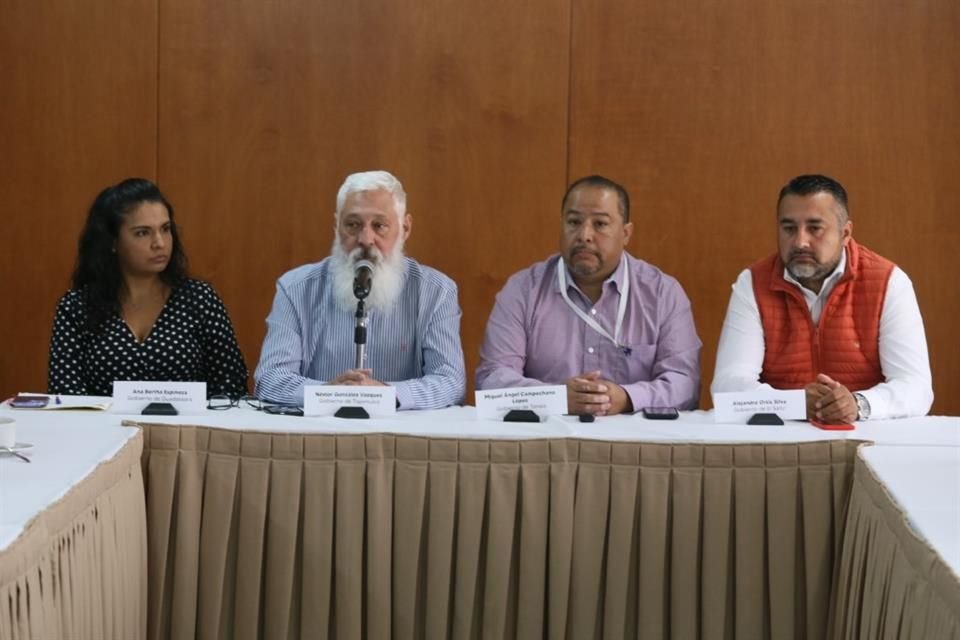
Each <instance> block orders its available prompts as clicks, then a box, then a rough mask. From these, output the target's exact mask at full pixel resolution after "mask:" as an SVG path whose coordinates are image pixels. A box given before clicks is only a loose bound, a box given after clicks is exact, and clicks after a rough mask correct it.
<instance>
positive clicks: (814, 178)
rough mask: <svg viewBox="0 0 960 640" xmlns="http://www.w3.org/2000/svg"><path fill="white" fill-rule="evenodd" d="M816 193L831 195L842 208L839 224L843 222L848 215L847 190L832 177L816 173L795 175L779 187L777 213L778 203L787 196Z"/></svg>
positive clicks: (778, 209) (778, 204)
mask: <svg viewBox="0 0 960 640" xmlns="http://www.w3.org/2000/svg"><path fill="white" fill-rule="evenodd" d="M817 193H829V194H830V195H832V196H833V199H834V200H836V201H837V204H839V205H840V209H841V210H842V213H841V214H840V224H841V225H842V224H845V223H846V222H847V218H848V216H849V215H850V209H849V207H848V205H847V190H846V189H844V188H843V185H842V184H840V183H839V182H837V181H836V180H834V179H833V178H831V177H829V176H823V175H820V174H817V173H813V174H808V175H803V176H797V177H796V178H794V179H793V180H791V181H790V182H788V183H787V184H785V185H783V188H782V189H780V196H779V197H778V198H777V213H778V214H779V213H780V203H781V202H783V199H784V198H786V197H787V196H812V195H814V194H817Z"/></svg>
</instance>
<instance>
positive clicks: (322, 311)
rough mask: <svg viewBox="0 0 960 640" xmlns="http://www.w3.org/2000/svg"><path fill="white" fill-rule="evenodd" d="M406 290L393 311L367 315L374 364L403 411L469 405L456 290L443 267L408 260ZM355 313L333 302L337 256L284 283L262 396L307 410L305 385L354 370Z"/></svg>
mask: <svg viewBox="0 0 960 640" xmlns="http://www.w3.org/2000/svg"><path fill="white" fill-rule="evenodd" d="M404 261H405V263H406V276H405V278H404V281H403V291H402V292H401V293H400V295H399V296H398V297H397V301H396V303H395V304H394V306H393V308H392V309H390V310H389V311H387V312H380V311H377V310H375V309H374V310H371V311H370V312H369V314H368V317H367V367H368V368H370V369H373V377H374V378H376V379H377V380H381V381H383V382H386V383H387V384H389V385H391V386H393V387H395V388H396V390H397V401H398V402H399V408H400V409H438V408H441V407H447V406H450V405H452V404H458V403H462V402H463V397H464V393H465V389H466V372H465V367H464V363H463V347H462V346H461V345H460V315H461V312H460V305H459V304H458V303H457V285H456V283H454V281H453V280H451V279H450V278H448V277H447V276H445V275H443V274H442V273H440V272H439V271H437V270H436V269H431V268H430V267H426V266H423V265H421V264H419V263H418V262H416V261H414V260H411V259H410V258H404ZM354 324H355V319H354V313H353V311H347V310H345V309H343V308H341V307H340V306H339V305H337V303H336V301H335V299H334V293H333V282H332V275H331V273H330V258H326V259H324V260H322V261H321V262H318V263H315V264H307V265H303V266H302V267H298V268H296V269H293V270H292V271H288V272H287V273H285V274H284V275H283V276H281V278H280V279H279V280H277V294H276V296H275V297H274V299H273V309H272V310H271V311H270V315H269V316H268V317H267V336H266V338H264V340H263V348H262V350H261V352H260V364H259V365H257V371H256V373H255V374H254V377H255V378H256V385H257V386H256V389H257V395H258V396H259V397H260V398H262V399H264V400H268V401H270V402H278V403H283V404H296V405H300V406H303V387H304V385H305V384H323V383H324V382H326V381H327V380H331V379H333V378H335V377H337V376H338V375H340V374H341V373H343V372H344V371H346V370H347V369H352V368H354V364H355V362H354V354H355V350H354V344H353V329H354Z"/></svg>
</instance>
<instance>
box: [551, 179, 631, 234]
mask: <svg viewBox="0 0 960 640" xmlns="http://www.w3.org/2000/svg"><path fill="white" fill-rule="evenodd" d="M583 186H587V187H598V188H600V189H609V190H611V191H613V192H614V193H616V194H617V200H618V201H619V203H620V216H621V217H622V218H623V223H624V224H626V223H628V222H630V195H629V194H628V193H627V190H626V189H624V188H623V187H622V186H620V185H619V184H617V183H616V182H614V181H613V180H611V179H610V178H604V177H603V176H598V175H592V176H586V177H584V178H580V179H579V180H576V181H574V182H573V183H572V184H571V185H570V186H569V187H567V192H566V193H564V194H563V200H562V201H561V202H560V212H561V213H562V212H563V211H564V210H565V209H566V206H567V198H569V197H570V194H571V193H573V190H574V189H576V188H577V187H583Z"/></svg>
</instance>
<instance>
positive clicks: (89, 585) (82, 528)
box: [0, 434, 147, 640]
mask: <svg viewBox="0 0 960 640" xmlns="http://www.w3.org/2000/svg"><path fill="white" fill-rule="evenodd" d="M142 446H143V438H142V436H141V435H140V434H134V435H133V437H132V438H130V439H128V440H127V441H126V442H125V444H124V445H123V446H122V447H121V448H120V450H119V451H118V452H117V453H116V455H114V456H113V457H112V458H110V459H109V460H106V461H104V462H102V463H100V464H99V465H98V466H96V468H95V469H94V470H93V472H92V473H90V474H89V475H87V476H86V477H85V478H84V479H83V480H81V481H80V482H78V483H77V484H75V485H74V486H73V487H71V488H69V490H68V491H67V492H66V493H65V495H63V496H62V497H61V498H60V499H58V500H56V501H55V502H54V503H53V504H51V505H50V506H48V507H47V508H46V509H44V510H43V511H42V512H41V513H40V514H39V515H37V516H36V517H34V518H33V519H32V520H30V522H28V523H27V524H26V526H25V527H24V528H23V531H22V532H21V533H20V534H19V535H18V536H17V537H16V539H15V540H14V541H13V542H12V543H11V544H10V545H9V546H8V547H6V548H5V549H3V551H0V639H2V640H21V639H23V640H27V639H30V640H59V639H63V640H107V639H111V638H113V639H116V640H128V639H137V638H142V637H143V636H144V632H145V630H146V622H147V579H146V576H147V563H146V558H147V535H146V519H145V517H144V513H145V509H146V506H145V504H144V493H143V476H142V473H141V470H140V458H141V450H142ZM45 455H49V449H46V450H42V449H41V450H40V451H37V453H36V454H35V458H39V457H42V456H45ZM7 463H11V464H26V463H23V462H20V461H17V460H15V459H12V458H11V459H7V460H4V461H3V464H7ZM37 464H40V463H39V462H36V461H35V462H34V465H35V466H36V465H37ZM8 477H9V474H8V475H6V476H5V475H3V474H2V473H0V482H2V481H4V480H6V479H7V478H8ZM38 481H48V482H49V481H50V479H49V477H46V478H43V479H41V480H38ZM4 488H5V489H12V490H16V487H4ZM7 495H9V494H7ZM4 504H5V503H4V502H3V501H0V510H2V508H3V507H4Z"/></svg>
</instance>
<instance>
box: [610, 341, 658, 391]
mask: <svg viewBox="0 0 960 640" xmlns="http://www.w3.org/2000/svg"><path fill="white" fill-rule="evenodd" d="M656 357H657V345H656V344H632V345H626V346H623V347H618V348H617V354H616V356H615V357H614V367H613V369H614V376H615V377H616V380H614V382H616V383H617V384H621V385H622V384H630V383H631V382H648V381H649V380H651V379H652V378H651V376H652V371H653V368H654V364H655V362H656Z"/></svg>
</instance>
